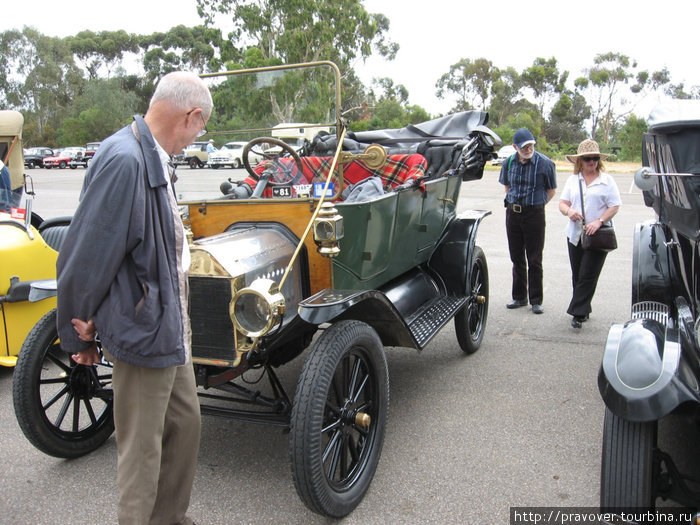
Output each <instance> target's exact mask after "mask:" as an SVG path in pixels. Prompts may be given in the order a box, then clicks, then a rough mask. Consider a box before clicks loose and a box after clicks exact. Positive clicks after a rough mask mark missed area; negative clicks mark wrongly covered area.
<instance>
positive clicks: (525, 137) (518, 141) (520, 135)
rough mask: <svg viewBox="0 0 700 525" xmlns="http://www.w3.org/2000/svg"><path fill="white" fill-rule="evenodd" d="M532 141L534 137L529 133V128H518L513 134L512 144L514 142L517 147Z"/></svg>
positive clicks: (532, 142) (533, 141)
mask: <svg viewBox="0 0 700 525" xmlns="http://www.w3.org/2000/svg"><path fill="white" fill-rule="evenodd" d="M534 143H535V137H533V136H532V133H530V130H528V129H525V128H520V129H519V130H518V131H516V132H515V134H514V135H513V144H515V145H516V146H517V147H518V148H522V147H523V146H527V145H528V144H534Z"/></svg>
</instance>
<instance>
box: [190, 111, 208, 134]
mask: <svg viewBox="0 0 700 525" xmlns="http://www.w3.org/2000/svg"><path fill="white" fill-rule="evenodd" d="M195 109H199V108H194V109H191V110H189V111H188V112H187V113H186V115H188V116H189V115H190V113H192V112H193V111H194V110H195ZM199 118H201V119H202V129H201V130H200V132H199V133H197V138H199V137H202V136H204V135H206V134H207V133H209V132H208V131H207V123H206V122H205V120H204V117H203V116H202V114H201V113H200V114H199Z"/></svg>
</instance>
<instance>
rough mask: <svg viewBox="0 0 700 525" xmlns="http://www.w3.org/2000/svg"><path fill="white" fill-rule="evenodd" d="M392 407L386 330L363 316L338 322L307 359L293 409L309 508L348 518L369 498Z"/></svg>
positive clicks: (297, 467)
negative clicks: (381, 332)
mask: <svg viewBox="0 0 700 525" xmlns="http://www.w3.org/2000/svg"><path fill="white" fill-rule="evenodd" d="M353 398H355V400H354V401H353ZM357 412H363V413H365V414H369V416H370V418H371V420H370V423H369V426H368V427H366V428H364V427H361V426H359V425H358V424H357V421H356V418H355V416H356V414H357ZM388 412H389V371H388V368H387V364H386V357H385V355H384V347H383V346H382V343H381V341H380V339H379V336H378V335H377V333H376V332H375V331H374V330H373V329H372V328H371V327H369V326H368V325H367V324H365V323H362V322H360V321H340V322H338V323H336V324H333V325H332V326H331V327H330V328H328V329H327V330H325V331H324V332H323V334H322V335H321V336H320V337H319V338H318V340H317V341H316V342H315V343H314V345H313V347H312V349H311V351H310V353H309V356H308V358H307V359H306V362H305V363H304V367H303V369H302V373H301V376H300V377H299V382H298V384H297V390H296V396H295V397H294V403H293V407H292V416H291V428H290V439H289V450H290V456H291V463H292V476H293V478H294V486H295V487H296V490H297V493H298V494H299V497H300V498H301V500H302V501H303V502H304V504H305V505H306V506H307V507H308V508H309V509H311V510H312V511H314V512H317V513H319V514H322V515H326V516H331V517H334V518H340V517H342V516H346V515H348V514H349V513H350V512H352V511H353V509H355V507H357V505H358V504H359V503H360V501H362V498H363V497H364V495H365V493H366V492H367V490H368V489H369V485H370V483H371V482H372V478H373V477H374V473H375V471H376V469H377V464H378V462H379V457H380V456H381V451H382V444H383V441H384V434H385V431H386V424H387V418H388ZM324 456H325V458H326V459H325V461H324Z"/></svg>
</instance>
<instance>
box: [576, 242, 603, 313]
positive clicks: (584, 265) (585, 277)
mask: <svg viewBox="0 0 700 525" xmlns="http://www.w3.org/2000/svg"><path fill="white" fill-rule="evenodd" d="M566 244H567V246H568V247H569V264H571V284H572V287H573V296H572V297H571V302H570V303H569V308H568V309H567V310H566V313H568V314H569V315H575V316H581V317H585V316H587V315H588V314H590V313H591V301H592V300H593V294H595V289H596V286H597V285H598V278H599V277H600V272H601V271H602V270H603V264H605V258H606V257H607V256H608V253H607V252H600V251H597V250H584V249H583V248H581V243H580V242H579V243H578V244H577V245H576V246H574V245H573V244H571V243H570V242H569V241H568V239H567V241H566Z"/></svg>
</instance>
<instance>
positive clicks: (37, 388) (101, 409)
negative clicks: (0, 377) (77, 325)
mask: <svg viewBox="0 0 700 525" xmlns="http://www.w3.org/2000/svg"><path fill="white" fill-rule="evenodd" d="M105 371H106V373H105ZM103 373H104V375H100V374H103ZM111 381H112V369H111V367H107V366H92V367H88V366H84V365H77V364H75V362H74V361H73V360H72V359H71V358H70V355H69V354H68V353H67V352H64V351H63V350H61V347H60V343H59V340H58V332H57V330H56V310H55V309H54V310H51V311H50V312H49V313H47V314H46V315H44V317H42V318H41V319H40V320H39V322H38V323H37V324H36V325H35V326H34V328H32V330H31V331H30V332H29V335H28V336H27V339H26V340H25V342H24V344H23V345H22V348H21V349H20V352H19V355H18V358H17V365H16V367H15V370H14V373H13V377H12V394H13V401H14V407H15V416H16V417H17V422H18V423H19V426H20V428H21V429H22V432H24V435H25V436H26V437H27V439H28V440H29V441H30V442H31V443H32V444H33V445H34V446H35V447H36V448H38V449H39V450H41V451H42V452H44V453H45V454H48V455H50V456H54V457H57V458H76V457H80V456H84V455H85V454H88V453H90V452H92V451H93V450H96V449H97V448H99V447H100V446H101V445H102V444H103V443H104V442H105V441H106V440H107V439H108V438H109V436H111V435H112V432H114V420H113V418H112V391H111ZM59 420H60V421H59ZM86 422H87V424H85V423H86Z"/></svg>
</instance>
